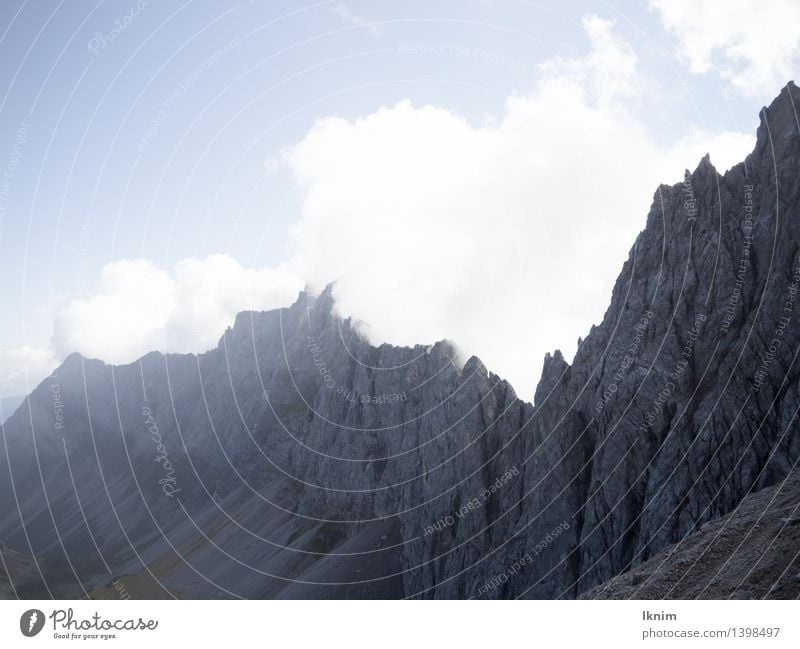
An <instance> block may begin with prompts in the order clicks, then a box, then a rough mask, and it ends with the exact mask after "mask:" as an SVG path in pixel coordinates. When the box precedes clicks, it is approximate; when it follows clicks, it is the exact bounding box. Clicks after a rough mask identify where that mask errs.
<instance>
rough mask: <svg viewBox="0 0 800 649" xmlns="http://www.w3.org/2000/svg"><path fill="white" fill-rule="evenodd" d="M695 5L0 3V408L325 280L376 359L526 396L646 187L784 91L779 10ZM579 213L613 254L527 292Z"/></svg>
mask: <svg viewBox="0 0 800 649" xmlns="http://www.w3.org/2000/svg"><path fill="white" fill-rule="evenodd" d="M656 4H659V3H656ZM714 4H716V5H719V4H720V3H711V2H708V1H706V2H697V3H689V2H685V1H684V0H678V1H677V2H675V3H672V6H671V8H670V9H668V10H661V9H659V7H658V6H651V5H649V4H648V3H646V2H626V3H606V2H567V3H563V2H539V3H534V2H523V1H516V0H506V1H496V2H493V1H489V0H486V1H483V0H474V1H468V0H459V1H436V2H408V1H403V2H400V1H397V2H394V1H382V2H365V1H361V2H359V1H355V0H352V1H348V2H346V3H341V2H335V1H333V2H317V3H308V4H304V3H297V2H287V1H257V0H256V1H253V2H243V3H224V2H200V1H195V2H186V3H181V2H155V1H153V0H151V1H150V2H144V0H142V1H141V2H138V3H137V2H134V1H133V0H128V1H122V2H114V3H111V2H99V3H94V2H60V3H57V2H38V3H31V2H28V3H20V2H4V3H3V4H2V6H0V30H2V40H1V41H0V52H2V59H3V62H4V65H3V66H2V67H1V68H0V79H1V80H2V81H1V82H0V89H3V95H4V96H3V98H2V104H0V125H1V127H0V165H2V166H3V168H4V172H3V173H4V178H3V179H2V180H4V181H5V185H4V186H0V189H3V187H4V189H3V192H2V193H1V194H0V217H1V218H2V221H0V276H2V278H3V282H2V285H0V286H1V287H0V301H1V302H2V304H3V307H4V313H5V314H6V317H5V318H4V319H3V321H2V323H1V324H0V396H7V395H10V394H19V393H24V392H26V391H28V390H29V389H31V388H32V387H33V386H34V385H35V384H36V383H37V382H38V381H39V380H41V378H43V376H44V375H45V374H46V372H47V371H49V370H50V369H52V367H53V366H54V364H55V363H57V362H58V361H59V360H60V359H61V358H63V356H64V355H65V354H66V353H69V352H70V351H75V350H77V351H81V352H83V353H85V354H87V355H93V356H99V357H101V358H103V359H104V360H107V361H109V362H128V361H130V360H133V358H135V357H136V356H137V355H138V353H139V352H146V351H148V349H150V348H158V349H164V350H169V351H199V350H201V349H202V348H207V347H208V346H211V345H213V341H215V340H216V339H217V338H218V336H219V335H221V333H222V331H223V330H224V327H225V326H226V324H230V322H231V321H232V314H233V313H235V311H237V310H239V309H241V308H251V307H252V308H270V307H274V306H278V305H281V304H285V303H286V302H287V300H290V299H292V297H291V296H293V295H294V294H295V292H296V290H297V288H298V287H302V286H303V285H304V284H306V283H309V284H310V285H311V286H314V287H319V286H321V285H323V284H324V283H325V282H327V281H331V280H338V282H339V283H338V284H337V291H338V292H339V293H338V295H337V300H338V301H339V303H340V305H341V310H342V312H343V313H344V314H348V315H349V314H352V315H354V316H356V317H359V318H361V319H363V320H365V321H366V322H367V323H368V328H367V329H365V330H366V331H368V332H369V335H370V336H371V337H372V338H373V339H375V340H388V341H389V342H396V343H398V344H410V343H412V342H421V343H425V342H432V341H433V340H435V339H437V338H440V337H443V336H447V337H450V338H453V339H455V340H456V342H457V343H460V344H462V345H463V347H464V351H465V353H467V354H469V353H478V354H479V355H480V356H481V358H483V359H484V361H485V362H486V363H487V365H489V366H490V367H491V368H492V369H495V368H497V369H498V371H500V373H501V374H504V375H507V376H510V377H511V379H512V381H513V382H514V385H515V386H516V387H517V389H518V391H519V392H521V393H522V394H524V395H525V396H528V395H529V393H531V392H532V390H533V388H534V387H535V385H534V384H535V377H536V375H537V374H538V368H539V367H540V365H541V356H542V354H543V353H544V351H547V350H549V349H553V348H555V347H562V348H565V350H566V351H567V352H569V351H572V352H574V344H575V340H576V339H577V336H578V335H579V334H580V333H581V332H583V331H586V330H588V327H589V325H590V324H591V323H592V322H596V321H598V320H599V318H600V317H601V316H602V310H603V308H604V306H603V305H605V304H606V303H607V301H608V297H609V292H610V286H611V283H612V282H613V278H614V276H615V275H616V273H617V272H618V269H619V267H620V265H621V263H622V262H623V261H624V258H625V256H626V254H627V250H628V249H629V248H630V245H631V244H632V242H633V236H635V233H636V231H637V230H638V228H640V227H641V226H642V224H643V223H644V219H645V216H646V212H647V209H648V208H649V201H650V198H652V194H653V191H654V190H655V187H656V184H657V182H659V181H663V182H677V181H678V180H679V179H680V176H681V173H682V171H683V168H685V167H691V168H694V166H695V165H696V163H697V161H698V160H699V155H702V153H704V152H705V151H707V150H710V151H711V154H712V161H715V160H716V161H717V163H718V166H722V167H723V168H724V166H725V163H730V162H734V161H736V160H737V159H738V157H737V156H740V154H741V153H742V152H746V151H747V148H748V145H749V144H748V143H749V142H750V140H749V139H748V138H752V134H753V132H754V130H755V126H756V125H757V123H758V110H759V108H760V107H761V106H762V105H764V104H766V103H768V102H769V101H770V100H771V99H772V97H773V96H774V95H776V94H777V92H778V91H779V89H780V87H781V85H783V84H784V83H785V82H786V81H788V80H789V78H791V76H792V75H791V72H792V71H793V66H795V64H796V62H797V52H798V36H797V35H796V34H792V33H791V30H790V29H786V30H785V31H786V33H783V30H782V29H781V27H782V26H784V27H785V26H786V25H789V26H791V25H795V26H796V25H797V24H798V23H797V20H796V16H794V13H795V12H796V10H795V8H794V7H793V6H792V3H791V2H785V3H783V2H780V1H776V2H775V3H772V5H771V7H770V9H769V10H767V9H762V8H759V5H758V3H752V2H750V3H748V2H744V1H742V2H740V3H738V4H737V8H736V9H735V10H729V11H727V13H725V14H724V15H722V17H720V16H721V15H718V14H717V13H715V12H718V11H719V9H717V8H715V7H714ZM739 5H741V7H739ZM753 16H760V18H759V19H758V20H755V19H754V18H753ZM795 31H796V30H795ZM570 84H571V85H570ZM581 85H583V86H585V87H586V91H585V96H584V93H583V91H579V90H577V89H576V87H579V86H581ZM559 102H564V104H563V105H561V104H560V103H559ZM425 107H428V108H429V110H427V111H426V110H425ZM381 109H383V112H381ZM560 117H563V118H564V120H561V121H559V118H560ZM569 119H573V120H580V127H576V128H572V127H571V126H570V124H569V123H562V122H568V120H569ZM576 126H577V122H576ZM537 128H538V129H539V130H540V131H541V132H539V131H537ZM620 129H622V130H620ZM548 133H554V134H558V135H559V138H558V139H556V138H555V137H553V138H548ZM620 134H623V137H620ZM573 135H574V137H575V140H574V141H571V140H570V138H571V137H572V136H573ZM628 135H630V137H628ZM595 136H596V140H597V141H596V142H595V141H594V138H595ZM623 140H624V142H623ZM411 143H414V144H413V146H414V148H413V149H412V148H410V147H411ZM515 143H519V144H518V147H517V148H515ZM616 143H618V146H617V144H616ZM584 146H585V147H586V151H585V155H582V153H581V151H582V149H581V148H582V147H584ZM462 147H463V151H462V150H461V149H462ZM454 152H455V153H456V154H457V155H454ZM603 160H605V161H606V163H607V166H610V167H611V169H612V170H613V171H614V173H615V174H616V176H617V177H618V178H619V179H624V180H625V181H626V182H630V183H631V184H632V185H635V186H634V187H632V188H631V190H630V192H629V193H627V192H623V193H622V195H620V194H619V192H618V191H617V192H615V191H613V188H610V187H607V185H608V184H609V182H610V181H608V182H607V181H606V180H603V177H602V174H600V175H598V174H597V173H596V167H597V166H598V165H599V164H600V161H603ZM656 160H658V161H660V162H659V163H658V164H656V162H655V161H656ZM434 161H435V164H434ZM466 161H468V162H469V164H467V162H466ZM487 161H489V162H487ZM512 161H516V162H512ZM462 162H464V164H462ZM661 162H664V163H665V165H666V163H669V164H668V165H667V166H664V167H663V168H661V167H660V166H659V165H660V164H661ZM490 163H491V164H490ZM483 164H486V165H487V166H486V167H485V168H484V167H482V165H483ZM393 165H395V166H393ZM506 165H508V166H507V167H506ZM593 166H594V168H593ZM639 167H644V168H645V170H644V171H642V170H640V169H637V168H639ZM656 167H658V168H656ZM537 169H541V170H543V171H542V173H539V172H537V171H536V170H537ZM548 169H551V170H553V176H552V177H551V178H547V170H548ZM570 169H574V170H575V174H574V177H573V178H572V181H577V182H578V187H580V188H581V191H583V189H584V188H585V201H584V202H580V201H578V202H575V203H574V204H573V203H571V202H570V201H572V200H573V199H572V198H571V197H567V198H565V194H568V193H570V189H569V187H568V186H567V184H566V182H564V183H563V184H561V181H562V179H565V176H566V174H567V172H568V170H570ZM720 171H722V169H720ZM373 172H374V173H375V177H372V174H373ZM523 172H525V173H528V175H529V176H528V177H526V175H525V173H523ZM664 174H666V175H664ZM367 178H368V179H369V181H367V180H365V179H367ZM471 179H476V180H475V182H473V181H472V180H471ZM657 179H658V180H657ZM545 182H547V184H543V183H545ZM467 187H469V188H471V189H470V190H469V191H467V192H466V193H465V192H462V191H461V188H467ZM548 187H549V188H550V189H549V190H548V189H547V188H548ZM571 191H573V192H574V187H573V189H572V190H571ZM395 192H396V195H395ZM448 192H449V193H448ZM471 192H475V193H474V195H473V193H471ZM478 192H480V193H478ZM615 196H616V198H614V197H615ZM388 197H393V198H392V202H391V203H389V202H388V201H389V198H388ZM450 197H452V198H453V200H452V201H451V200H449V198H450ZM604 197H608V198H607V199H606V198H604ZM612 200H615V201H619V200H621V201H623V202H624V204H622V205H611V204H610V201H612ZM484 201H485V202H484ZM398 206H402V210H401V209H399V208H398ZM562 208H563V209H562ZM556 212H561V213H558V214H555V213H556ZM589 212H594V216H593V218H594V219H595V221H596V220H597V219H602V220H603V222H604V227H603V231H604V232H607V233H608V232H610V233H611V235H609V236H610V240H611V241H615V242H616V243H615V244H613V245H609V246H605V248H607V250H603V251H598V252H596V254H597V255H598V256H597V257H596V258H595V257H592V258H591V259H590V261H591V262H593V263H594V264H599V265H600V266H602V267H603V268H606V269H607V271H604V272H603V273H602V277H601V278H599V279H598V280H597V282H596V283H589V284H588V285H583V288H584V289H585V291H586V296H585V297H584V298H581V299H579V300H578V301H575V302H568V301H565V298H564V297H563V296H564V295H565V294H567V293H574V291H572V289H571V286H572V285H571V284H569V281H574V282H577V283H580V282H581V279H580V278H579V277H576V278H573V279H572V280H570V279H569V278H567V279H566V280H565V282H566V284H564V285H560V284H554V283H553V281H552V277H551V278H549V279H548V281H544V279H543V281H541V282H539V283H537V282H535V281H532V279H531V278H536V277H542V276H543V275H544V274H546V273H547V268H550V267H557V266H558V264H559V263H560V262H559V259H563V258H564V257H565V256H568V255H571V254H581V252H582V251H584V249H586V248H590V247H591V248H593V246H590V245H589V244H590V243H591V242H590V241H585V240H583V239H582V237H583V236H585V235H584V234H581V232H584V233H585V232H589V230H590V228H589V229H587V228H586V227H585V223H584V222H583V221H582V220H581V219H587V218H589V217H590V216H591V215H590V214H589ZM554 216H555V217H556V219H557V220H558V221H563V223H559V224H557V225H554V223H556V220H554V218H553V217H554ZM573 218H574V221H571V219H573ZM483 232H488V234H487V236H486V238H485V239H484V237H483V236H482V234H481V233H483ZM504 232H505V233H509V234H508V236H504V235H503V233H504ZM479 240H480V241H479ZM476 242H479V243H482V245H480V246H477V245H476ZM426 246H427V247H426ZM509 246H511V247H513V248H514V250H513V253H511V252H509ZM559 252H562V253H563V254H559ZM587 254H589V253H587ZM592 254H594V253H592ZM209 255H216V256H215V257H212V258H209ZM222 255H224V257H223V256H222ZM506 258H510V259H512V261H511V262H506ZM209 259H210V261H209ZM537 259H538V260H539V261H538V262H537ZM203 260H206V261H203ZM495 261H496V262H497V263H496V267H497V271H496V272H494V273H493V272H492V271H491V270H487V269H491V268H492V267H493V266H494V265H495V264H494V262H495ZM545 262H546V263H545ZM536 263H540V266H536ZM104 269H105V270H104ZM448 269H451V270H453V274H452V276H451V275H449V274H448ZM552 275H553V276H554V277H555V276H558V275H559V274H558V273H555V272H554V273H553V274H552ZM429 280H430V281H429ZM212 284H213V287H212V288H209V287H210V286H211V285H212ZM501 285H502V286H505V287H506V288H504V289H503V291H500V290H498V286H501ZM576 285H577V284H576ZM232 287H234V288H232ZM504 291H505V292H504ZM131 296H133V297H131ZM495 299H496V300H497V302H496V303H495V302H494V300H495ZM548 300H550V301H549V302H548ZM525 304H540V305H541V304H546V305H548V306H549V307H550V310H551V311H557V312H558V314H559V315H558V317H557V318H555V317H549V318H541V317H539V316H538V315H537V313H536V309H534V308H532V307H531V306H525ZM503 305H505V307H506V308H508V311H507V312H506V313H505V314H502V315H503V319H504V320H505V324H504V323H503V322H502V321H501V320H499V319H498V314H497V312H498V311H501V310H502V308H501V307H503ZM540 310H541V309H540ZM123 320H124V322H123ZM565 323H568V325H569V326H565ZM506 328H508V332H506ZM513 328H516V329H518V330H521V329H524V330H525V331H527V332H531V331H533V332H534V333H537V334H538V335H536V336H535V339H536V342H535V344H529V345H526V346H525V349H526V351H525V353H522V354H521V353H519V351H516V352H515V351H514V350H515V349H516V350H519V348H520V344H521V341H520V340H517V339H515V338H514V337H513V335H512V334H511V332H512V331H513ZM506 333H508V335H505V334H506ZM526 335H528V334H526ZM509 336H510V337H511V340H510V341H509V342H508V343H507V345H506V347H503V346H502V345H500V344H499V343H498V342H497V340H496V339H497V338H498V337H503V338H505V339H508V338H509Z"/></svg>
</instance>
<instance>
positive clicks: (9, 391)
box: [0, 346, 56, 416]
mask: <svg viewBox="0 0 800 649" xmlns="http://www.w3.org/2000/svg"><path fill="white" fill-rule="evenodd" d="M55 367H56V359H55V358H54V357H53V354H52V352H50V351H49V350H47V349H36V348H34V347H28V346H25V347H20V348H18V349H9V350H5V351H2V352H0V397H6V396H12V395H13V396H16V395H23V394H28V393H29V392H30V391H31V390H32V389H33V388H34V387H36V385H37V384H38V383H39V382H40V381H41V380H42V379H43V378H44V377H45V376H47V375H48V374H50V372H52V371H53V370H54V369H55ZM4 414H5V415H6V416H7V415H9V414H11V413H4Z"/></svg>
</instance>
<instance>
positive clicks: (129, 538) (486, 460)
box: [0, 84, 800, 598]
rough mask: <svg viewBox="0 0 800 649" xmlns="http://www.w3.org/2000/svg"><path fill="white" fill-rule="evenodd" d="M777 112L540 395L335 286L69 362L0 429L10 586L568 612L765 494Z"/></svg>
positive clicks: (791, 96) (782, 213) (779, 396)
mask: <svg viewBox="0 0 800 649" xmlns="http://www.w3.org/2000/svg"><path fill="white" fill-rule="evenodd" d="M796 106H800V91H798V89H797V88H795V86H794V85H793V84H790V85H789V86H787V87H786V88H785V89H784V90H783V91H782V93H781V94H780V96H779V97H778V98H777V99H776V100H775V101H774V102H773V104H772V105H771V106H770V107H769V108H768V109H764V111H763V112H762V121H761V125H760V127H759V129H758V137H757V144H756V148H755V150H754V151H753V153H752V154H751V155H750V156H748V158H747V159H746V160H745V162H743V163H741V164H739V165H737V166H736V167H733V168H732V169H731V170H729V171H728V172H727V173H726V174H725V175H724V176H721V175H719V174H718V173H717V172H716V171H715V169H714V168H713V166H712V165H711V163H710V161H709V160H708V159H707V158H705V159H703V160H702V161H701V163H700V165H699V166H698V167H697V169H696V170H695V171H694V172H693V173H688V172H687V174H686V177H685V179H684V181H683V182H681V183H678V184H677V185H674V186H666V185H664V186H661V187H659V188H658V190H657V191H656V194H655V197H654V201H653V206H652V208H651V211H650V214H649V216H648V218H647V224H646V227H645V229H644V230H643V231H642V232H641V234H640V235H639V237H638V238H637V240H636V242H635V244H634V246H633V248H632V250H631V253H630V257H629V259H628V260H627V261H626V262H625V264H624V266H623V268H622V272H621V274H620V277H619V279H618V281H617V284H616V287H615V289H614V292H613V295H612V298H611V304H610V306H609V308H608V311H607V312H606V314H605V316H604V319H603V321H602V323H601V324H600V325H599V326H597V327H593V328H592V331H591V332H590V333H589V334H588V336H587V337H586V339H585V340H584V341H583V342H582V344H581V345H580V348H579V350H578V352H577V354H576V357H575V359H574V361H573V363H572V364H571V365H570V364H568V363H567V362H566V361H565V359H564V358H563V356H562V355H561V353H559V352H556V353H555V354H553V355H552V356H548V357H547V358H546V359H545V366H544V371H543V375H542V378H541V380H540V382H539V385H538V388H537V390H536V395H535V406H534V405H531V404H528V403H525V402H524V401H522V400H520V399H518V398H517V397H516V395H515V393H514V391H513V389H512V388H511V386H510V385H509V384H508V383H506V382H505V381H503V380H502V379H500V378H499V377H497V376H495V375H494V374H492V373H491V372H489V371H487V369H486V368H485V367H484V366H483V365H482V363H481V362H480V361H479V360H478V359H477V358H474V357H473V358H470V359H468V360H466V362H464V361H463V359H460V358H458V353H457V351H456V349H455V348H454V346H453V345H451V344H450V343H448V342H440V343H437V344H435V345H433V346H417V347H414V348H399V347H393V346H390V345H382V346H380V347H373V346H371V345H370V344H368V343H367V342H366V341H365V340H364V338H363V337H362V336H361V335H360V334H359V332H358V328H357V326H355V324H354V323H352V322H351V321H349V320H342V319H341V318H339V317H337V315H336V313H335V308H334V301H333V289H332V288H328V289H327V290H326V291H325V292H323V293H322V294H321V295H320V296H318V297H316V298H315V297H312V296H310V295H307V294H301V295H300V297H299V299H298V300H297V302H296V303H295V304H294V305H293V306H291V307H289V308H287V309H280V310H275V311H270V312H266V313H242V314H239V316H238V317H237V318H236V322H235V324H234V326H233V327H232V328H231V329H229V330H228V331H227V332H226V333H225V335H224V336H223V337H222V339H221V340H220V343H219V346H218V347H217V348H216V349H214V350H212V351H210V352H207V353H205V354H200V355H198V356H194V355H166V356H165V355H161V354H157V353H151V354H148V355H147V356H145V357H143V358H142V359H141V360H140V361H137V362H136V363H133V364H131V365H126V366H118V367H112V366H108V365H105V364H103V363H101V362H98V361H93V360H88V359H84V358H81V357H80V356H78V355H73V356H70V357H69V358H68V359H66V361H65V362H64V364H63V365H62V366H61V367H60V368H59V369H58V370H57V372H55V373H54V376H53V377H50V378H49V379H47V380H46V381H44V382H43V383H42V384H41V385H40V386H39V387H37V388H36V390H35V391H34V392H33V393H32V394H31V395H30V396H29V397H28V399H27V400H26V402H25V403H24V404H23V406H22V407H21V408H20V409H19V410H18V411H17V412H16V413H15V414H14V416H12V417H11V418H10V419H9V421H8V422H6V424H5V426H4V427H3V441H4V444H3V446H2V447H0V454H2V455H3V457H2V458H0V539H3V541H4V542H5V543H7V544H8V546H9V547H10V548H12V549H14V550H16V551H18V552H21V553H24V554H25V555H30V556H32V557H42V558H43V560H46V561H47V565H48V566H49V569H48V571H46V572H45V571H44V570H43V571H41V573H40V574H39V577H40V580H39V582H40V583H39V586H38V589H35V588H32V587H31V586H30V575H28V582H27V585H26V588H27V590H26V593H30V596H36V595H38V596H45V597H46V596H49V595H55V596H58V595H59V594H62V593H65V592H70V593H72V594H76V595H81V594H84V593H85V594H87V595H88V594H90V593H92V592H99V591H96V589H101V590H103V592H113V591H111V590H109V589H110V587H109V586H108V584H109V583H117V582H114V581H112V580H114V579H116V578H120V577H122V576H125V578H124V579H123V581H122V582H119V583H124V584H125V592H126V594H130V595H132V596H136V592H135V589H136V584H144V585H142V592H143V593H146V596H148V597H155V596H165V597H169V596H182V597H250V598H253V597H315V598H325V597H436V598H471V597H490V598H510V597H532V598H557V597H565V598H573V597H576V596H578V595H579V594H581V593H583V592H586V591H587V590H589V589H591V588H593V587H595V586H597V585H598V584H601V583H603V582H605V581H607V580H609V579H611V578H612V577H614V576H616V575H618V574H620V573H623V572H625V571H627V570H629V569H631V568H632V567H636V566H638V565H639V564H641V563H642V562H645V561H647V560H648V559H650V558H651V557H654V556H655V555H656V554H657V553H659V552H660V551H661V550H663V549H665V548H667V547H668V546H671V545H673V544H676V543H678V542H680V541H681V540H682V539H684V538H686V537H687V535H690V534H691V533H692V532H694V531H696V530H698V529H700V528H701V527H702V526H703V525H704V524H705V523H706V522H708V521H711V520H713V519H717V518H719V517H721V516H723V515H726V514H728V513H729V512H731V511H732V510H734V508H735V507H736V506H737V505H738V504H739V503H740V502H741V501H742V500H743V499H744V498H745V497H746V496H747V495H748V494H749V493H750V492H752V491H755V490H758V489H761V488H764V487H768V486H770V485H774V484H775V483H777V482H779V481H780V480H782V479H783V478H785V477H786V476H787V475H789V474H790V473H791V471H792V470H793V468H794V467H795V466H796V464H797V462H798V459H799V458H800V434H798V428H797V420H796V415H797V409H798V406H800V387H799V386H800V383H799V382H798V375H799V372H798V363H797V353H798V351H799V350H800V346H799V342H800V323H798V315H800V304H798V288H800V223H799V222H798V218H797V210H798V208H800V180H798V179H799V178H800V175H798V170H800V127H799V125H798V119H797V112H796V110H795V107H796ZM6 460H8V461H6ZM798 550H800V548H798ZM52 575H58V579H57V582H55V581H54V580H55V577H53V576H52ZM131 591H134V592H131Z"/></svg>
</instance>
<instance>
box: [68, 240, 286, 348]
mask: <svg viewBox="0 0 800 649" xmlns="http://www.w3.org/2000/svg"><path fill="white" fill-rule="evenodd" d="M301 288H302V282H301V281H300V280H299V279H297V278H296V277H294V276H293V275H291V273H290V272H289V271H288V270H287V269H286V267H283V266H282V267H280V268H277V269H268V268H261V269H250V268H243V267H242V266H240V265H239V264H238V263H237V262H236V261H235V260H233V259H232V258H230V257H228V256H226V255H219V254H218V255H210V256H208V257H205V258H204V259H194V258H192V259H187V260H184V261H181V262H180V263H178V264H177V265H176V267H175V269H174V270H173V272H171V273H170V272H167V271H164V270H160V269H158V268H156V267H155V266H154V265H153V264H152V263H151V262H149V261H146V260H143V259H139V260H132V261H130V260H123V261H119V262H114V263H110V264H107V265H106V266H104V267H103V269H102V272H101V274H100V281H99V282H98V285H97V287H96V289H95V291H94V293H93V295H91V296H90V297H88V298H86V299H81V300H75V301H73V302H71V303H70V304H69V305H67V306H66V307H65V308H64V309H62V310H61V311H60V312H59V313H58V315H57V316H56V323H55V334H54V343H55V348H56V350H57V352H58V354H59V355H60V356H63V355H66V354H68V353H70V352H73V351H78V352H80V353H82V354H83V355H85V356H88V357H91V358H100V359H102V360H104V361H107V362H110V363H128V362H131V361H133V360H135V359H136V358H138V357H139V356H141V355H142V354H144V353H146V352H148V351H151V350H160V351H169V352H198V351H204V350H207V349H209V348H211V347H213V346H214V345H215V344H216V343H217V341H218V339H219V337H220V336H221V334H222V332H223V331H224V330H225V327H227V326H229V325H231V324H232V323H233V319H234V317H235V315H236V314H237V313H238V312H239V311H243V310H248V309H256V310H262V309H271V308H275V307H279V306H285V305H286V304H287V303H288V302H290V301H292V300H294V299H295V298H296V296H297V292H298V291H299V290H300V289H301Z"/></svg>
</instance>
